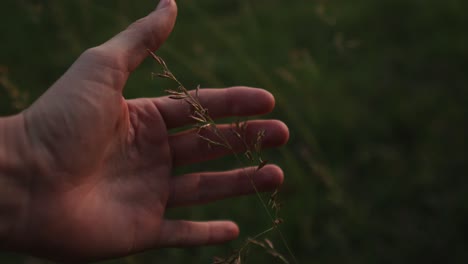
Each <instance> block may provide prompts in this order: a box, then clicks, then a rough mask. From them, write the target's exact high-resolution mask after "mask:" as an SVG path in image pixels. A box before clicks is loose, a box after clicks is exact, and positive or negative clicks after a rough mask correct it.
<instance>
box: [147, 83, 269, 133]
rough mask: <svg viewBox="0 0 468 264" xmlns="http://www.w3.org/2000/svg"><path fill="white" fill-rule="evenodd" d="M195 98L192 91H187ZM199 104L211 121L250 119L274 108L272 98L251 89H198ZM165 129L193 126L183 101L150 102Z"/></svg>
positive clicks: (167, 99)
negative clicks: (238, 118) (162, 120)
mask: <svg viewBox="0 0 468 264" xmlns="http://www.w3.org/2000/svg"><path fill="white" fill-rule="evenodd" d="M190 93H191V94H195V91H190ZM199 101H200V103H201V105H202V106H204V107H205V108H207V109H208V112H209V115H210V116H211V118H213V119H217V118H223V117H230V116H252V115H262V114H266V113H269V112H271V111H272V110H273V108H274V106H275V98H274V97H273V95H272V94H271V93H269V92H267V91H266V90H263V89H259V88H251V87H241V86H239V87H231V88H224V89H200V91H199ZM153 102H154V104H155V105H156V107H157V108H158V109H159V112H160V113H161V116H162V117H163V119H164V121H165V122H166V126H167V128H168V129H171V128H176V127H180V126H184V125H189V124H193V123H195V121H194V120H193V119H192V118H190V115H191V111H192V109H191V106H190V105H189V104H188V103H187V102H185V101H184V100H175V99H171V98H169V96H165V97H158V98H154V99H153Z"/></svg>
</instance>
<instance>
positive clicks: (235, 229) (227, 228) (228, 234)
mask: <svg viewBox="0 0 468 264" xmlns="http://www.w3.org/2000/svg"><path fill="white" fill-rule="evenodd" d="M239 233H240V230H239V226H238V225H237V224H236V223H234V222H232V221H226V222H225V223H224V237H225V238H226V241H229V240H233V239H236V238H237V237H238V236H239Z"/></svg>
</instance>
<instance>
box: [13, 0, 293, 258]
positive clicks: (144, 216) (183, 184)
mask: <svg viewBox="0 0 468 264" xmlns="http://www.w3.org/2000/svg"><path fill="white" fill-rule="evenodd" d="M176 13H177V8H176V4H175V2H174V1H173V0H161V2H160V4H159V6H158V9H157V10H156V11H154V12H153V13H151V14H150V15H149V16H147V17H145V18H143V19H141V20H139V21H137V22H135V23H134V24H132V25H131V26H130V27H129V28H127V29H126V30H125V31H123V32H121V33H120V34H118V35H117V36H115V37H114V38H112V39H111V40H109V41H108V42H106V43H104V44H102V45H100V46H98V47H95V48H92V49H89V50H87V51H86V52H84V53H83V54H82V55H81V56H80V58H79V59H78V60H77V61H76V62H75V63H74V64H73V65H72V66H71V68H70V69H69V70H68V71H67V72H66V73H65V74H64V75H63V76H62V77H61V78H60V79H59V80H58V81H57V82H56V83H55V84H54V85H53V86H52V87H51V88H50V89H49V90H48V91H47V92H46V93H45V94H44V95H43V96H42V97H41V98H39V99H38V100H37V101H36V102H35V103H34V104H33V105H32V106H31V107H30V108H28V109H27V110H25V111H24V112H22V113H21V114H19V115H17V116H15V118H13V119H12V120H13V121H14V122H16V123H17V125H16V126H15V127H16V128H17V129H18V131H17V133H15V134H16V139H15V140H16V141H19V142H21V145H22V146H23V147H22V149H27V150H28V151H27V152H28V153H27V155H25V157H26V158H25V160H27V162H26V163H27V164H28V173H27V175H22V176H21V180H19V181H21V182H22V183H24V184H23V185H24V188H25V190H27V191H25V193H26V194H27V197H26V198H23V199H21V200H22V201H24V203H22V209H21V213H20V214H19V217H18V219H16V221H15V225H14V226H13V227H12V228H11V230H10V232H9V237H8V240H7V243H8V245H7V246H8V247H9V248H11V249H13V250H17V251H21V252H26V253H28V254H34V255H38V256H43V257H47V258H50V259H56V260H57V259H58V260H66V261H70V260H72V261H89V260H99V259H105V258H111V257H118V256H123V255H128V254H130V253H134V252H139V251H142V250H146V249H150V248H159V247H183V246H197V245H207V244H216V243H222V242H225V241H228V240H232V239H234V238H236V237H237V235H238V233H239V230H238V227H237V226H236V225H235V224H234V223H232V222H230V221H209V222H192V221H184V220H168V219H165V218H164V214H165V211H166V208H170V207H174V206H188V205H196V204H200V203H206V202H210V201H214V200H219V199H222V198H226V197H231V196H237V195H241V194H247V193H252V192H253V189H252V186H251V184H250V181H249V179H248V178H247V177H245V175H244V172H243V170H242V169H238V170H233V171H226V172H201V173H193V174H187V175H179V176H173V175H172V169H173V168H174V167H175V166H179V165H185V164H190V163H195V162H202V161H206V160H210V159H214V158H217V157H220V156H223V155H226V154H229V152H230V151H229V150H226V149H223V148H217V147H213V148H209V147H208V144H207V143H206V142H205V141H204V140H202V139H200V138H199V137H198V136H197V135H196V131H194V130H189V131H184V132H181V133H177V134H169V132H168V130H169V129H172V128H176V127H180V126H184V125H187V124H190V123H191V122H192V120H191V119H190V118H189V117H188V115H189V113H190V108H189V106H188V105H186V104H185V103H184V102H183V101H178V100H172V99H169V98H167V97H160V98H145V99H136V100H125V99H124V98H123V97H122V90H123V88H124V86H125V83H126V81H127V79H128V77H129V75H130V73H131V72H132V71H134V70H135V69H136V68H137V66H138V65H139V64H140V63H141V62H142V61H143V59H145V57H147V51H146V50H147V49H150V50H156V49H157V48H158V47H159V46H160V45H161V44H162V43H163V42H164V40H165V39H166V38H167V36H168V35H169V33H170V32H171V31H172V28H173V25H174V22H175V19H176ZM200 100H201V103H202V104H203V105H205V106H206V107H207V108H208V109H209V111H210V114H211V116H212V117H214V118H221V117H227V116H249V115H258V114H264V113H267V112H269V111H271V110H272V108H273V106H274V98H273V97H272V95H271V94H269V93H268V92H266V91H264V90H260V89H254V88H247V87H235V88H229V89H202V90H201V91H200ZM220 129H221V130H223V131H226V132H227V131H229V129H230V126H229V125H224V126H220ZM260 129H265V130H266V131H267V134H266V137H265V138H264V142H263V143H264V145H265V146H266V147H272V146H279V145H282V144H284V143H285V142H286V141H287V138H288V130H287V127H286V126H285V125H284V124H283V123H281V122H279V121H275V120H263V121H260V120H258V121H251V122H249V126H248V135H250V137H255V136H256V132H257V131H259V130H260ZM19 130H21V131H19ZM18 137H19V138H18ZM232 144H233V146H234V148H235V149H237V150H241V148H242V145H241V144H240V143H235V140H234V138H232ZM254 179H255V183H256V185H257V187H258V188H259V189H260V190H270V189H273V188H275V187H276V186H278V185H279V184H281V182H282V180H283V174H282V171H281V170H280V169H279V168H278V167H276V166H273V165H269V166H266V167H265V168H263V169H262V170H260V171H259V172H258V173H257V174H256V176H255V178H254Z"/></svg>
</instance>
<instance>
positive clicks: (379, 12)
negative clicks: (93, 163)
mask: <svg viewBox="0 0 468 264" xmlns="http://www.w3.org/2000/svg"><path fill="white" fill-rule="evenodd" d="M154 2H155V1H128V0H119V1H110V0H106V1H89V0H88V1H78V0H73V1H58V0H54V1H38V0H37V1H32V0H22V1H16V0H4V1H2V3H1V4H0V22H1V23H0V32H1V49H0V67H3V68H4V69H8V79H9V80H10V81H11V83H13V84H14V85H15V87H17V88H18V89H19V90H20V92H22V93H27V94H28V95H29V101H30V102H32V101H33V100H34V99H35V98H37V96H39V95H40V94H41V93H42V92H43V91H45V90H46V89H47V88H48V86H50V85H51V84H52V82H53V81H55V80H56V79H57V78H58V77H60V74H61V73H63V71H65V70H66V69H67V67H68V66H69V65H70V64H71V63H72V62H73V60H74V59H75V58H76V57H77V56H78V55H79V54H80V52H82V51H83V50H84V49H86V48H88V47H91V46H93V45H97V44H99V43H101V42H103V41H105V40H106V39H107V38H109V37H110V36H112V35H113V34H115V33H117V32H118V31H119V30H121V29H123V28H125V27H126V25H128V23H129V22H130V21H133V20H135V19H137V18H139V17H141V16H143V15H145V13H146V12H147V11H148V10H151V9H152V8H153V6H152V5H153V4H154ZM178 4H179V20H178V22H177V25H176V29H175V31H174V33H173V35H172V36H171V37H170V38H169V41H168V42H167V43H166V44H165V45H164V46H163V47H162V49H161V51H160V52H159V53H158V55H160V56H161V57H163V58H165V60H166V62H167V63H168V64H169V65H170V67H171V70H172V71H173V72H174V74H176V75H177V76H178V78H179V79H180V80H181V82H183V83H184V84H186V86H187V88H189V87H192V88H193V89H194V88H195V87H196V85H197V84H201V86H202V87H221V86H229V85H238V84H242V85H251V86H259V87H264V88H266V89H268V90H270V91H271V92H272V93H273V94H274V95H275V96H276V98H277V110H275V112H274V113H273V114H272V115H270V117H272V118H279V119H283V120H285V122H286V123H287V124H288V125H289V127H290V130H291V140H290V142H289V144H288V146H287V147H284V148H281V149H279V150H274V151H267V152H265V153H264V154H265V157H264V158H265V159H268V160H269V163H277V164H279V165H281V166H282V167H283V168H284V171H285V174H286V182H285V184H284V186H283V188H282V189H281V192H280V194H279V200H280V201H282V202H283V203H284V205H283V207H282V209H281V218H283V219H284V221H285V222H284V223H283V224H282V225H281V229H282V230H283V232H284V234H285V236H286V238H287V240H288V242H289V244H290V246H291V247H292V249H293V251H294V252H295V254H296V256H297V258H298V259H299V261H300V263H425V262H426V263H427V262H429V263H466V262H468V253H467V252H468V240H467V237H468V228H467V227H466V226H467V224H466V223H468V195H466V190H467V188H468V179H467V176H468V175H467V169H466V166H467V164H468V160H467V154H466V153H467V151H466V149H468V142H467V139H466V138H467V136H466V135H468V125H467V124H468V99H467V98H468V34H467V33H466V25H468V21H467V20H468V16H467V15H466V14H465V13H466V10H468V2H467V1H461V0H459V1H456V0H448V1H436V0H426V1H422V0H415V1H404V0H382V1H373V0H358V1H344V0H336V1H311V0H295V1H291V0H289V1H285V0H256V1H253V0H250V1H249V0H236V1H234V0H229V1H227V0H225V1H219V0H196V1H193V0H180V1H178ZM0 69H1V68H0ZM155 71H156V72H157V71H158V68H157V66H156V65H155V63H154V62H153V61H151V60H148V61H147V62H145V63H144V65H143V66H142V67H141V68H140V69H138V70H137V72H136V73H135V74H134V75H133V76H132V77H131V79H130V81H129V84H128V86H127V89H126V90H125V96H126V97H129V98H131V97H140V96H158V95H162V94H163V93H164V88H170V87H161V81H159V80H158V81H154V80H152V78H151V72H155ZM0 74H1V72H0ZM11 102H12V100H11V95H10V94H9V93H8V92H7V90H5V89H4V87H3V86H2V84H1V83H0V111H1V113H2V114H11V113H14V112H15V111H17V110H15V109H14V106H13V103H11ZM266 133H268V131H266ZM222 161H223V162H219V161H217V162H214V163H207V164H201V165H196V166H191V167H188V168H183V169H182V170H205V169H207V168H209V169H213V170H219V169H227V168H230V167H232V166H236V163H235V161H234V162H233V161H232V159H229V158H227V159H223V160H222ZM182 170H181V171H182ZM268 198H269V196H266V200H268ZM171 217H187V218H191V219H199V220H203V219H210V218H218V219H226V218H229V219H233V220H235V221H238V222H239V224H240V227H241V229H242V234H241V235H242V236H244V237H243V238H246V237H247V236H249V235H252V234H255V233H258V232H261V231H262V229H263V227H265V226H266V225H267V224H268V221H269V220H268V218H267V217H265V215H264V213H263V211H262V208H261V205H260V204H258V203H257V202H256V199H255V197H246V198H241V199H235V200H230V201H227V202H219V203H215V204H213V205H207V206H201V207H197V208H193V209H177V210H173V211H171ZM123 232H124V230H123ZM241 241H243V240H239V241H238V242H235V243H233V244H232V246H225V247H223V246H220V247H208V248H195V249H175V250H160V251H156V252H149V253H146V254H142V255H140V256H135V257H133V258H128V259H125V260H122V261H120V260H119V261H114V262H109V263H210V262H211V261H212V258H213V256H222V255H226V254H228V253H229V251H230V250H231V249H233V248H236V247H237V246H239V244H240V243H241ZM272 241H273V242H274V244H275V246H278V247H281V243H279V241H280V240H279V239H277V238H272ZM280 252H285V251H284V249H281V248H280ZM2 258H5V260H4V261H3V259H2ZM0 259H1V260H2V261H0V262H2V263H3V262H5V263H24V261H23V260H22V259H23V258H22V257H18V258H16V262H15V260H9V259H8V258H7V256H6V255H4V256H1V257H0ZM249 260H250V261H249V263H275V258H273V257H270V256H268V254H264V253H263V252H262V250H258V251H255V250H254V251H252V252H251V254H250V259H249Z"/></svg>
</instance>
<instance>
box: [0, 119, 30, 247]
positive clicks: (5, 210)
mask: <svg viewBox="0 0 468 264" xmlns="http://www.w3.org/2000/svg"><path fill="white" fill-rule="evenodd" d="M22 118H23V117H22V115H21V114H20V115H16V116H11V117H5V118H0V249H13V248H14V246H12V244H13V243H14V241H15V240H16V239H15V234H16V233H17V229H18V226H19V224H20V223H21V219H25V218H24V217H23V216H24V214H25V211H26V207H27V206H26V205H27V202H28V189H29V188H28V185H29V184H28V182H29V180H28V179H29V177H28V175H30V173H29V172H28V170H29V169H30V168H29V166H28V163H29V162H28V161H29V159H28V158H26V157H27V154H28V149H27V144H26V143H27V141H26V139H27V137H26V131H25V129H24V122H22Z"/></svg>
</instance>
